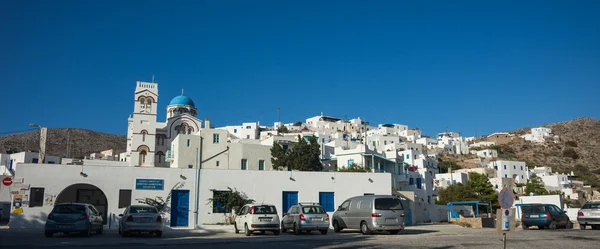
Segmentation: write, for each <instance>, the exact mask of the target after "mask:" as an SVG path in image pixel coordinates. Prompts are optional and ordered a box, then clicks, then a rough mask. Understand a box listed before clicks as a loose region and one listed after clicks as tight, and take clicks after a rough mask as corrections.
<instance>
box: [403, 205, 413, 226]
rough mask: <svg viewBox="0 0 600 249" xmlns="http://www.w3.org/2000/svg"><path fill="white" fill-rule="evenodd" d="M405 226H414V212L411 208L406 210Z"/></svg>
mask: <svg viewBox="0 0 600 249" xmlns="http://www.w3.org/2000/svg"><path fill="white" fill-rule="evenodd" d="M404 225H407V226H410V225H412V210H410V208H407V209H404Z"/></svg>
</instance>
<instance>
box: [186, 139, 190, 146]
mask: <svg viewBox="0 0 600 249" xmlns="http://www.w3.org/2000/svg"><path fill="white" fill-rule="evenodd" d="M187 147H190V140H189V139H188V140H187Z"/></svg>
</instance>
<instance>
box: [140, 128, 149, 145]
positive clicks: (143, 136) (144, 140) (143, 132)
mask: <svg viewBox="0 0 600 249" xmlns="http://www.w3.org/2000/svg"><path fill="white" fill-rule="evenodd" d="M140 133H142V142H146V135H147V134H148V131H146V130H142V131H141V132H140Z"/></svg>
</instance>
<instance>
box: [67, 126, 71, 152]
mask: <svg viewBox="0 0 600 249" xmlns="http://www.w3.org/2000/svg"><path fill="white" fill-rule="evenodd" d="M69 152H71V130H69V129H67V158H70V157H69V154H70V153H69Z"/></svg>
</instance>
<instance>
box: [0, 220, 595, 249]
mask: <svg viewBox="0 0 600 249" xmlns="http://www.w3.org/2000/svg"><path fill="white" fill-rule="evenodd" d="M501 238H502V236H501V235H500V234H498V233H497V232H496V231H495V230H493V229H470V228H462V227H459V226H455V225H423V226H415V227H409V228H408V229H407V230H406V231H404V232H403V233H402V234H399V235H388V234H385V233H383V234H377V235H371V236H363V235H361V234H360V233H356V232H344V233H341V234H335V233H333V232H332V231H330V233H329V234H327V235H320V234H319V233H313V234H305V235H290V234H282V235H280V236H274V235H270V234H266V235H260V234H258V235H253V236H251V237H246V236H244V235H241V234H229V233H220V234H219V233H197V232H191V231H168V232H167V231H166V232H165V234H164V236H163V238H153V237H151V236H137V237H129V238H122V237H120V236H119V235H118V234H116V232H114V231H107V232H106V233H105V234H103V235H95V236H92V237H91V238H85V237H79V236H64V235H59V236H56V237H54V238H45V237H44V236H43V231H41V230H21V231H14V230H0V242H1V243H0V244H1V245H2V248H19V249H22V248H86V247H93V248H107V249H108V248H127V249H148V248H173V249H175V248H177V249H188V248H189V249H191V248H199V247H200V248H202V247H204V248H228V249H229V248H400V247H402V248H438V249H447V248H478V249H479V248H494V249H497V248H502V240H501ZM598 244H600V230H594V231H592V230H585V231H581V230H578V229H570V230H557V231H550V230H530V231H523V230H517V231H515V232H512V233H509V234H508V244H507V248H516V249H517V248H518V249H523V248H545V247H548V248H577V249H584V248H598V247H599V246H598ZM5 246H7V247H5Z"/></svg>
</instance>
